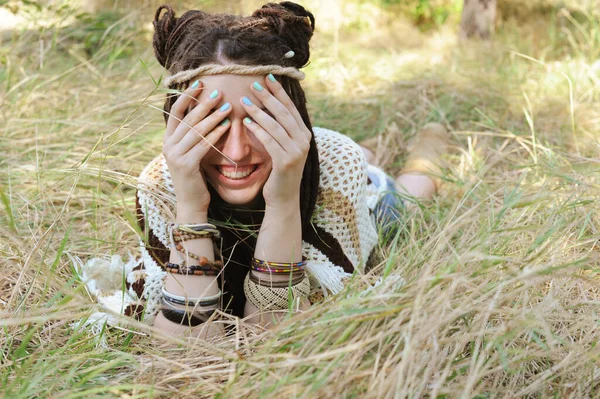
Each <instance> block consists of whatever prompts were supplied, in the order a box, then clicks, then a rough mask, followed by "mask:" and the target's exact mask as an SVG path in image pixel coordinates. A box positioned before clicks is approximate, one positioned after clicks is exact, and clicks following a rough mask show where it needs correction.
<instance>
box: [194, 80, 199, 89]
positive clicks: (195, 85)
mask: <svg viewBox="0 0 600 399" xmlns="http://www.w3.org/2000/svg"><path fill="white" fill-rule="evenodd" d="M198 86H200V81H199V80H197V81H195V82H194V83H192V89H197V88H198Z"/></svg>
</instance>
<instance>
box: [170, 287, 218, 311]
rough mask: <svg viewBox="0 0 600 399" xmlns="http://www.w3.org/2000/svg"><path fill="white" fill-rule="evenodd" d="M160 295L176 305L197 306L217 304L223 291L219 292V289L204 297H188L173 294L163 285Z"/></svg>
mask: <svg viewBox="0 0 600 399" xmlns="http://www.w3.org/2000/svg"><path fill="white" fill-rule="evenodd" d="M162 295H163V299H164V300H165V301H168V302H171V303H174V304H177V305H184V306H188V307H197V306H214V305H217V304H218V303H219V300H220V299H221V296H222V295H223V293H222V292H221V290H219V293H217V294H215V295H211V296H205V297H200V298H190V297H185V296H180V295H176V294H173V293H172V292H169V291H167V290H165V287H163V288H162Z"/></svg>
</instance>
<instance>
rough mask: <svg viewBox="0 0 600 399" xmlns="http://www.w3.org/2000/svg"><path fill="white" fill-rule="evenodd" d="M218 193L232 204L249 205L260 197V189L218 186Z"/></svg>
mask: <svg viewBox="0 0 600 399" xmlns="http://www.w3.org/2000/svg"><path fill="white" fill-rule="evenodd" d="M217 193H218V194H219V196H220V197H221V199H222V200H223V201H225V202H227V203H228V204H231V205H249V204H250V203H252V201H254V200H255V199H256V197H258V194H259V193H260V190H256V189H251V188H249V189H246V190H223V189H221V188H217Z"/></svg>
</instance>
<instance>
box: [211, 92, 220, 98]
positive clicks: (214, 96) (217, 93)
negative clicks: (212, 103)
mask: <svg viewBox="0 0 600 399" xmlns="http://www.w3.org/2000/svg"><path fill="white" fill-rule="evenodd" d="M218 95H219V90H215V91H213V92H212V93H210V98H211V100H214V99H215V98H217V96H218Z"/></svg>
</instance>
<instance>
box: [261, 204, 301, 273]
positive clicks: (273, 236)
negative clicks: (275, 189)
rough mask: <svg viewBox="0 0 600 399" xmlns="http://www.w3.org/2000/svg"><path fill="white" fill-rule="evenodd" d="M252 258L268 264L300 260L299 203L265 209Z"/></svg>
mask: <svg viewBox="0 0 600 399" xmlns="http://www.w3.org/2000/svg"><path fill="white" fill-rule="evenodd" d="M254 257H255V258H257V259H260V260H265V261H270V262H285V263H289V262H300V261H301V260H302V222H301V219H300V203H299V201H298V202H296V203H294V204H289V205H286V206H281V207H269V206H267V208H266V209H265V217H264V219H263V222H262V225H261V227H260V232H259V234H258V239H257V241H256V249H255V251H254Z"/></svg>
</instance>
